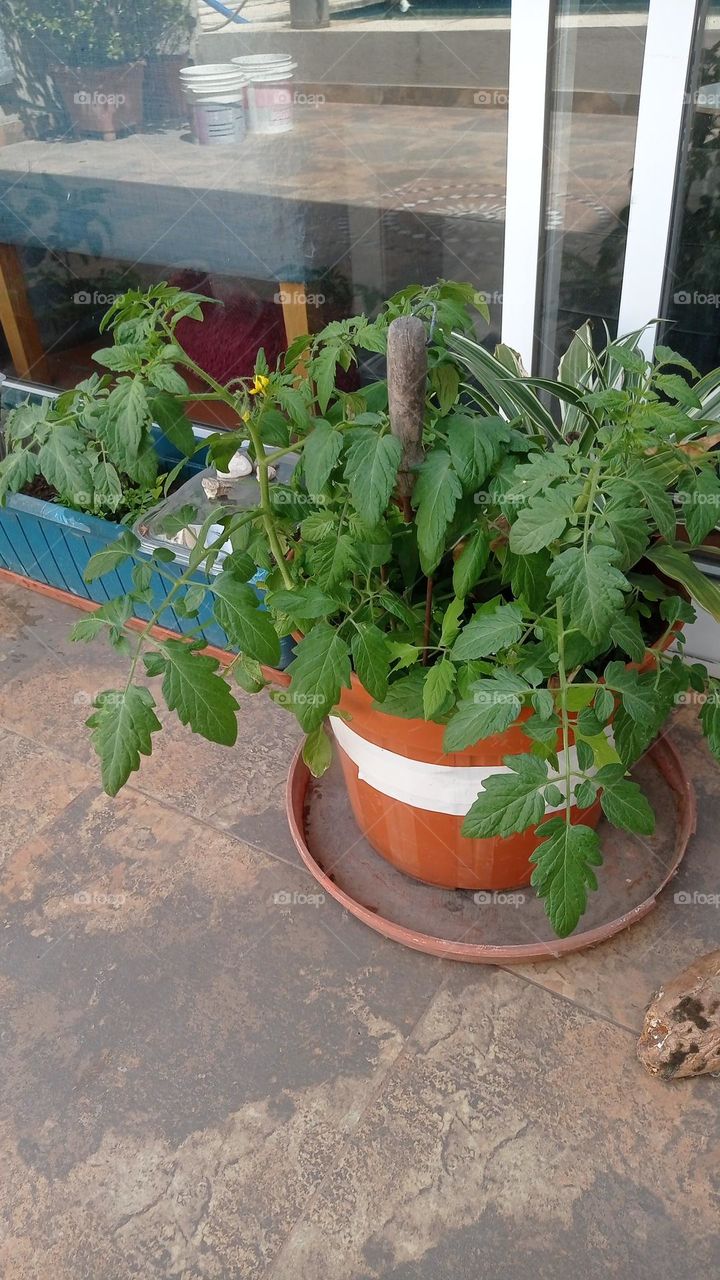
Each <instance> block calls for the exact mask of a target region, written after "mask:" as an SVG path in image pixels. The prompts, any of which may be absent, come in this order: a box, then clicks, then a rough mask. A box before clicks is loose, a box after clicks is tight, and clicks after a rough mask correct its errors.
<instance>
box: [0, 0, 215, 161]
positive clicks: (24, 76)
mask: <svg viewBox="0 0 720 1280" xmlns="http://www.w3.org/2000/svg"><path fill="white" fill-rule="evenodd" d="M192 26H193V21H192V16H191V13H190V11H189V9H188V4H187V0H107V2H104V3H98V2H97V0H10V3H9V5H8V6H7V11H6V13H4V14H3V29H4V30H6V31H7V33H8V36H9V37H10V45H11V52H13V55H14V56H15V58H16V59H18V60H19V62H20V64H21V66H20V68H19V70H20V77H21V80H22V81H24V96H25V97H26V98H28V99H29V100H32V94H33V88H34V83H35V82H37V85H38V88H37V92H38V93H41V92H42V87H43V79H44V77H45V75H49V76H50V78H51V80H52V82H53V83H54V85H55V87H56V89H57V92H58V95H59V97H60V99H61V101H62V104H63V106H64V108H65V111H66V112H67V115H68V117H69V119H70V123H71V125H72V128H73V130H74V131H75V133H78V134H96V135H100V136H101V137H103V138H105V139H107V140H110V139H112V138H114V137H115V136H116V135H117V133H118V132H121V131H122V130H127V129H132V128H135V127H137V125H139V124H140V123H141V122H142V119H143V78H144V75H145V64H146V59H147V58H148V57H149V56H153V55H155V54H156V53H161V52H162V51H163V49H164V48H165V47H166V46H167V45H168V44H169V43H171V42H172V41H173V40H177V41H179V43H180V44H181V45H184V46H185V47H187V43H188V41H189V36H190V33H191V31H192ZM178 52H180V53H182V52H184V49H183V48H180V49H178ZM23 63H26V64H27V66H26V67H25V69H24V72H23V67H22V64H23Z"/></svg>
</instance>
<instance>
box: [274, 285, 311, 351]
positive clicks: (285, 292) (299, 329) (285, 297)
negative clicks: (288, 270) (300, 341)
mask: <svg viewBox="0 0 720 1280" xmlns="http://www.w3.org/2000/svg"><path fill="white" fill-rule="evenodd" d="M278 292H279V294H280V302H281V305H282V309H283V320H284V321H285V338H286V340H287V344H288V346H290V343H291V342H294V340H295V338H300V337H302V335H303V334H305V333H309V332H310V328H309V325H308V313H307V288H306V286H305V285H304V284H293V283H292V282H288V281H282V280H281V281H280V283H279V285H278Z"/></svg>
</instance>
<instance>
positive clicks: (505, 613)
mask: <svg viewBox="0 0 720 1280" xmlns="http://www.w3.org/2000/svg"><path fill="white" fill-rule="evenodd" d="M522 633H523V616H522V610H521V608H520V606H519V605H518V604H498V602H497V601H495V600H490V601H488V603H487V604H484V605H481V606H480V608H479V609H478V610H477V611H476V613H475V615H474V616H473V617H472V618H471V619H470V621H469V622H467V623H466V624H465V626H464V627H463V629H462V631H461V632H460V635H459V636H458V638H457V640H456V641H455V644H454V645H453V649H452V657H453V661H454V662H468V661H472V660H473V659H474V658H487V657H490V656H492V655H493V654H496V653H498V652H499V651H500V649H507V647H508V646H509V645H512V644H516V643H517V641H518V640H519V639H520V636H521V635H522Z"/></svg>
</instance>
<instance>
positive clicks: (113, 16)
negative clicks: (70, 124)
mask: <svg viewBox="0 0 720 1280" xmlns="http://www.w3.org/2000/svg"><path fill="white" fill-rule="evenodd" d="M193 25H194V24H193V20H192V15H191V11H190V9H189V7H188V5H187V3H186V0H102V3H98V0H12V4H9V5H7V6H6V12H4V13H3V26H5V28H6V29H7V30H8V31H9V32H12V33H13V34H14V35H16V36H17V38H18V39H19V40H20V41H22V42H24V41H25V40H26V39H27V38H28V37H30V38H33V39H35V40H38V41H40V42H41V43H42V44H43V45H44V46H45V47H46V48H47V49H49V50H50V51H52V53H53V55H54V57H55V60H56V61H57V62H63V63H65V64H67V65H68V66H71V67H81V66H90V67H104V66H107V65H112V64H113V63H122V62H132V61H134V60H135V59H137V58H146V57H147V56H148V54H153V53H156V52H157V53H159V52H164V51H169V52H183V51H185V50H186V49H188V48H189V44H190V38H191V35H192V32H193Z"/></svg>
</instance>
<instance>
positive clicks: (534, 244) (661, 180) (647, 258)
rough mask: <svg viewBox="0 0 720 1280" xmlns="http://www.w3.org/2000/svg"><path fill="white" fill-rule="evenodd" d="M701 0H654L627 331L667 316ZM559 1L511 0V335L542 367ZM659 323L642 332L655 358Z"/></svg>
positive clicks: (622, 324)
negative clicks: (539, 351) (540, 326)
mask: <svg viewBox="0 0 720 1280" xmlns="http://www.w3.org/2000/svg"><path fill="white" fill-rule="evenodd" d="M701 7H702V0H649V6H648V20H647V34H646V41H645V52H644V58H643V71H642V80H641V86H640V101H639V110H638V124H637V134H636V141H635V156H634V167H633V182H632V190H631V195H630V215H629V224H628V234H627V242H626V249H625V264H624V270H623V280H622V287H621V297H620V311H619V320H618V333H619V334H623V333H628V332H629V331H631V330H633V329H639V328H641V327H642V326H643V325H646V324H647V323H648V321H651V320H657V319H659V318H660V310H661V306H662V300H663V291H664V286H665V281H666V273H667V269H668V261H667V259H668V253H669V247H670V243H671V229H672V222H673V215H674V211H675V196H676V187H677V175H678V166H679V161H680V147H681V140H682V130H683V122H684V119H685V111H686V106H687V85H688V83H689V75H690V68H691V64H692V58H693V55H694V47H695V35H696V31H697V29H698V21H699V13H700V10H701ZM555 15H556V0H511V21H510V75H509V88H508V126H507V128H508V133H507V172H506V191H507V196H506V215H505V247H504V262H503V312H502V329H501V333H502V341H503V342H505V343H507V345H508V346H510V347H513V348H514V350H516V351H518V352H519V354H520V356H521V358H522V361H523V364H524V366H525V368H526V369H527V370H528V371H529V372H532V373H534V372H536V348H537V341H536V320H537V316H538V315H539V310H540V308H539V301H540V289H541V288H542V274H541V272H540V259H541V253H542V245H543V227H544V221H545V219H544V214H545V186H546V176H547V164H548V155H547V150H546V143H547V137H548V120H549V98H550V94H549V90H550V88H551V86H550V84H549V74H550V70H549V68H550V52H551V48H552V44H553V41H554V39H555ZM656 331H657V325H652V326H651V327H650V328H649V329H648V330H647V331H646V333H645V334H644V335H643V338H642V342H641V345H642V348H643V350H644V351H645V353H646V354H647V355H648V356H651V355H652V352H653V349H654V346H655V340H656Z"/></svg>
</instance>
